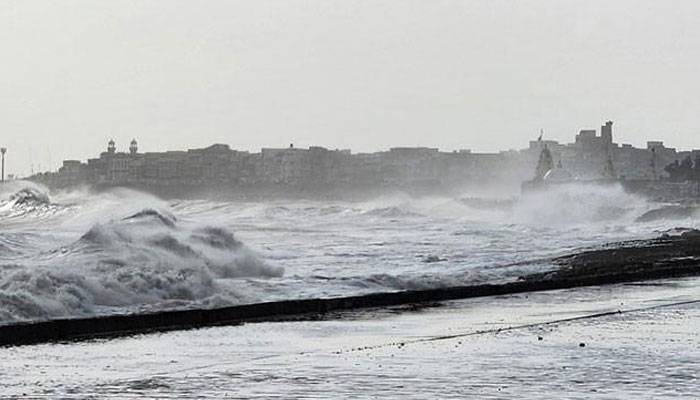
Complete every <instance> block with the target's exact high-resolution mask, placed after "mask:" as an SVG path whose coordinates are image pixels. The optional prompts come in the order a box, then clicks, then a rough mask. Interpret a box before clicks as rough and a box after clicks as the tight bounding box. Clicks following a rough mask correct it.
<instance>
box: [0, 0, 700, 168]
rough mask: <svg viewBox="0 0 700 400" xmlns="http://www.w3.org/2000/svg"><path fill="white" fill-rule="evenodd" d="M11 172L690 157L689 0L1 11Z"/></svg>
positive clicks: (13, 7) (696, 36) (403, 0)
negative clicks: (524, 152)
mask: <svg viewBox="0 0 700 400" xmlns="http://www.w3.org/2000/svg"><path fill="white" fill-rule="evenodd" d="M0 51H2V57H0V145H1V146H6V147H8V148H9V149H8V169H9V172H10V173H12V172H15V173H20V174H26V173H28V172H29V171H30V166H31V165H32V164H33V165H34V169H35V170H38V169H39V167H41V169H44V170H45V169H47V168H49V167H51V168H57V167H58V166H59V165H60V161H61V160H62V159H66V158H70V159H86V158H88V157H92V156H95V155H97V154H98V153H99V152H100V151H104V148H105V147H106V142H107V140H108V139H109V138H114V139H115V140H116V141H117V146H118V149H120V150H126V147H127V146H128V142H129V141H130V140H131V139H132V138H136V139H138V141H139V144H140V148H141V150H143V151H159V150H166V149H186V148H192V147H200V146H207V145H209V144H211V143H215V142H218V143H226V144H229V145H231V147H233V148H237V149H244V150H251V151H258V150H259V149H260V148H261V147H281V146H288V145H289V143H291V142H293V143H294V144H295V145H296V146H300V147H307V146H309V145H321V146H326V147H328V148H351V149H352V150H353V151H374V150H381V149H386V148H388V147H391V146H431V147H439V148H441V149H443V150H453V149H460V148H471V149H473V150H475V151H496V150H499V149H511V148H522V147H526V146H527V142H528V141H529V140H531V139H533V138H536V137H537V135H538V132H539V130H540V129H541V128H543V129H544V130H545V137H546V138H549V139H556V140H560V141H565V142H569V141H572V139H573V135H574V134H575V133H576V132H577V131H578V130H579V129H582V128H599V126H600V124H601V123H602V122H603V121H604V120H606V119H612V120H614V121H615V126H614V133H615V139H616V141H618V142H629V143H633V144H635V145H639V146H641V145H643V144H644V143H645V142H646V140H654V139H659V140H664V141H666V142H667V144H668V145H670V146H676V147H678V148H683V149H687V148H692V147H695V148H698V147H700V79H699V75H700V2H698V1H694V0H690V1H673V2H670V1H669V2H666V1H657V0H653V1H643V0H631V1H620V0H616V1H591V0H585V1H564V0H552V1H544V0H538V1H497V0H488V1H486V0H484V1H468V0H464V1H437V0H423V1H408V0H396V1H389V0H387V1H379V0H370V1H350V0H340V1H260V0H250V1H174V0H161V1H143V0H139V1H124V0H119V1H117V0H114V1H97V0H87V1H27V0H19V1H7V0H3V1H2V2H0Z"/></svg>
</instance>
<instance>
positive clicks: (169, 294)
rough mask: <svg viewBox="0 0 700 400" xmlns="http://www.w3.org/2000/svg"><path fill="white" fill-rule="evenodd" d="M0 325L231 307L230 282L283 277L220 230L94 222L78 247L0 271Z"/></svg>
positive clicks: (146, 214) (160, 220)
mask: <svg viewBox="0 0 700 400" xmlns="http://www.w3.org/2000/svg"><path fill="white" fill-rule="evenodd" d="M0 271H1V273H0V321H1V322H3V323H6V322H12V321H18V320H35V319H46V318H55V317H65V316H71V317H74V316H83V315H93V314H99V313H105V312H107V313H109V312H112V311H115V312H116V310H119V311H120V312H124V311H125V310H127V311H128V310H131V311H135V310H138V309H141V308H143V307H148V308H156V309H167V308H171V307H182V306H196V305H200V306H201V305H205V306H206V304H210V303H212V304H213V303H215V304H216V305H224V304H236V303H238V302H240V301H241V296H242V294H241V293H237V292H236V289H235V285H230V284H222V282H223V281H226V280H229V279H234V278H236V279H240V278H272V277H280V276H282V275H283V272H284V270H283V269H282V268H280V267H275V266H271V265H269V264H268V263H266V262H265V261H263V260H262V259H261V258H260V257H259V256H258V255H257V254H256V253H254V252H253V251H252V250H250V249H249V248H247V247H246V246H245V245H244V244H243V243H242V242H240V241H239V240H237V239H236V238H235V237H234V235H233V233H231V232H230V231H228V230H227V229H225V228H223V227H217V226H186V225H182V224H179V223H178V221H177V219H176V218H175V217H174V216H172V215H171V214H169V213H168V212H167V211H163V210H156V209H152V208H146V209H143V210H141V211H139V212H137V213H134V214H131V215H127V216H125V217H123V218H120V219H115V220H112V221H109V222H106V223H97V224H95V225H93V226H92V227H91V228H90V229H89V230H88V231H87V232H85V233H84V234H83V235H81V236H80V237H79V238H78V239H77V240H76V241H74V242H73V243H71V244H68V245H66V246H61V247H59V248H56V249H53V250H51V251H47V252H41V253H39V254H36V255H34V256H33V257H28V258H23V259H22V260H21V262H18V261H17V260H15V261H14V262H12V263H5V264H4V265H0Z"/></svg>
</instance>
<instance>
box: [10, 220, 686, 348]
mask: <svg viewBox="0 0 700 400" xmlns="http://www.w3.org/2000/svg"><path fill="white" fill-rule="evenodd" d="M616 246H617V247H613V248H603V249H600V250H588V251H583V252H581V253H576V254H572V255H568V256H563V257H558V258H554V259H552V262H553V264H554V265H558V266H559V267H560V269H559V270H557V271H552V272H548V273H544V274H532V275H527V276H524V277H521V279H520V280H519V281H516V282H509V283H503V284H481V285H467V286H455V287H446V288H437V289H428V290H411V291H401V292H383V293H373V294H368V295H361V296H349V297H338V298H322V299H304V300H284V301H276V302H265V303H255V304H246V305H237V306H230V307H223V308H215V309H188V310H177V311H162V312H156V313H148V314H127V315H109V316H95V317H85V318H64V319H54V320H47V321H37V322H24V323H17V324H13V325H2V326H0V345H1V346H17V345H28V344H37V343H46V342H58V341H76V340H88V339H94V338H104V337H118V336H126V335H134V334H143V333H153V332H164V331H172V330H186V329H196V328H202V327H208V326H220V325H237V324H242V323H246V322H274V321H285V320H314V319H319V318H321V317H323V316H325V315H327V314H329V313H334V312H341V313H342V312H347V311H354V310H363V309H373V308H386V307H394V306H402V305H417V306H420V305H426V304H431V303H432V304H434V303H440V302H444V301H450V300H460V299H469V298H477V297H488V296H500V295H510V294H518V293H527V292H541V291H551V290H560V289H569V288H577V287H587V286H602V285H611V284H618V283H629V282H642V281H649V280H658V279H667V278H680V277H689V276H697V275H700V232H698V231H688V232H685V233H683V234H681V235H679V236H672V237H670V236H662V237H660V238H657V239H651V240H638V241H629V242H622V243H618V244H616Z"/></svg>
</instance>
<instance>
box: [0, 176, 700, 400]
mask: <svg viewBox="0 0 700 400" xmlns="http://www.w3.org/2000/svg"><path fill="white" fill-rule="evenodd" d="M662 206H664V205H663V204H659V203H655V202H653V201H650V200H647V199H644V198H642V197H638V196H635V195H633V194H629V193H626V192H625V191H624V190H623V189H622V188H621V187H619V186H614V185H606V186H596V185H585V184H571V185H561V186H557V187H553V188H551V190H548V191H545V192H533V193H525V194H521V193H519V192H518V191H517V190H514V191H512V192H503V191H502V190H499V191H497V192H496V191H489V190H488V189H485V188H479V190H473V189H465V190H464V191H463V193H462V194H460V195H457V196H441V195H437V194H436V195H432V196H430V195H423V196H420V197H416V196H411V195H408V194H402V193H391V194H386V195H384V196H379V197H375V198H372V199H368V200H364V201H359V200H352V201H350V200H342V199H339V200H300V199H293V200H282V199H276V200H269V201H259V200H256V201H221V200H219V201H209V200H163V199H159V198H157V197H155V196H153V195H150V194H147V193H143V192H138V191H134V190H130V189H125V188H114V189H111V190H108V191H101V192H94V191H91V190H88V189H73V190H64V191H54V192H52V191H49V190H48V189H46V188H44V187H42V186H39V185H36V184H33V183H30V182H22V181H15V182H9V183H6V184H4V185H2V186H0V324H16V323H22V322H26V321H37V320H47V319H54V318H73V317H85V316H95V315H109V314H126V313H146V312H154V311H161V310H175V309H188V308H215V307H223V306H228V305H237V304H252V303H257V302H265V301H273V300H283V299H309V298H329V297H338V296H348V295H359V294H367V293H376V292H391V291H401V290H408V289H426V288H439V287H446V286H454V285H465V284H476V283H485V282H491V283H496V282H508V281H514V280H517V279H518V278H519V277H521V276H523V275H526V274H528V273H533V272H544V271H548V270H552V269H554V268H555V267H554V265H553V263H552V262H551V259H552V258H553V257H557V256H561V255H566V254H571V253H574V252H577V251H581V250H583V249H593V248H600V247H601V246H606V245H609V244H610V243H616V242H620V241H625V240H633V239H643V238H652V237H657V236H659V235H661V234H663V233H668V232H673V231H677V230H678V229H679V228H683V229H685V228H698V227H700V222H699V221H700V216H697V217H698V218H697V219H696V218H695V216H691V217H684V218H683V219H675V220H670V219H659V220H652V221H648V218H645V219H644V221H645V222H638V218H639V217H641V216H643V215H645V214H646V213H648V212H649V211H651V210H655V209H658V208H659V207H662ZM669 285H670V286H669ZM669 285H665V286H662V287H655V286H650V287H645V286H641V285H640V286H625V287H624V288H623V289H619V290H618V291H615V290H612V289H605V288H600V289H577V290H572V291H559V292H553V293H550V294H540V295H532V296H528V295H516V296H507V297H499V298H496V299H491V300H488V299H482V300H478V299H477V300H470V301H464V302H461V303H460V302H456V303H451V304H452V305H451V306H447V307H443V308H439V310H438V311H418V312H408V313H398V314H393V313H392V314H391V315H379V316H376V315H372V316H367V315H364V316H363V315H359V316H355V317H352V316H351V317H348V318H345V319H341V320H336V321H316V322H313V321H311V322H298V323H294V322H285V323H277V324H276V323H264V324H252V325H244V326H233V327H217V328H207V329H201V330H195V331H185V332H170V333H164V334H153V335H137V336H134V337H128V338H118V339H99V340H93V341H88V342H80V343H57V344H45V345H37V346H23V347H18V348H5V349H0V357H2V359H3V360H5V361H4V367H0V380H2V381H3V382H5V383H4V385H6V386H5V387H4V389H3V384H2V383H0V398H3V396H5V397H7V398H14V397H24V398H27V396H29V398H31V397H32V396H34V397H35V398H106V397H111V398H170V397H179V398H190V397H191V398H223V397H225V396H230V397H237V398H289V397H296V398H303V397H309V398H334V397H336V396H335V395H340V396H352V395H353V394H356V395H358V396H357V397H360V398H376V397H377V396H379V397H397V398H398V397H400V398H411V397H412V398H425V397H424V396H428V397H438V398H450V397H454V398H463V397H464V396H465V395H470V396H477V397H480V398H503V396H505V394H506V393H510V394H511V395H513V396H518V395H522V394H524V393H529V394H530V396H527V397H531V398H552V397H551V396H554V397H557V398H569V397H568V395H569V394H571V393H574V394H575V395H572V396H571V397H570V398H596V397H599V398H620V397H624V396H626V395H629V394H630V393H632V394H634V393H637V392H635V390H637V389H639V392H638V393H637V395H636V397H637V398H643V397H644V396H643V394H644V393H647V394H648V393H652V394H654V393H655V394H656V395H659V396H661V397H663V395H669V394H674V393H676V392H674V390H676V389H678V387H679V386H678V385H680V388H681V389H683V390H686V392H683V391H681V392H678V393H681V394H682V393H689V394H690V393H693V391H694V390H695V389H697V387H698V386H696V385H700V380H699V379H700V377H698V372H697V370H695V372H693V371H692V370H688V368H690V367H691V366H692V365H697V362H700V353H698V352H697V350H694V349H697V346H696V345H697V343H698V342H697V340H699V338H698V336H697V335H698V333H697V332H698V331H697V327H698V319H697V316H698V315H700V314H698V312H700V307H697V306H692V305H690V306H689V305H683V304H685V303H683V302H686V301H690V302H691V304H695V303H692V301H694V299H695V297H697V293H698V287H700V285H698V282H697V280H694V281H691V282H690V283H688V281H679V282H673V283H671V284H669ZM621 299H622V300H621ZM695 300H697V299H695ZM669 302H671V303H673V302H676V303H678V304H676V303H673V304H676V305H675V307H676V308H675V309H672V310H671V311H668V312H666V311H664V312H660V311H659V313H660V314H658V315H657V314H654V313H655V312H656V311H653V310H655V309H654V308H653V307H655V306H658V305H660V304H666V303H669ZM679 302H680V303H679ZM648 307H652V308H648ZM647 308H648V310H652V311H648V310H647ZM612 309H615V310H617V309H620V310H623V311H625V310H627V311H630V314H624V313H623V314H620V315H624V317H620V318H622V319H621V320H610V319H608V320H604V321H601V322H600V324H593V323H587V322H585V321H584V322H580V323H576V324H574V323H573V322H569V323H568V324H566V325H565V326H563V327H560V328H558V329H555V327H554V326H551V327H549V328H547V327H548V326H549V325H548V324H550V323H552V320H555V321H556V320H562V321H566V320H567V318H570V317H578V316H581V315H587V314H591V313H593V314H596V313H598V312H600V311H609V310H612ZM465 310H466V311H465ZM635 310H636V311H635ZM640 310H641V311H640ZM645 310H647V311H645ZM635 312H636V313H637V314H634V313H635ZM640 312H641V314H639V313H640ZM669 313H670V314H669ZM379 314H381V312H379ZM659 315H660V316H659ZM606 318H608V317H606ZM610 318H612V317H610ZM645 318H646V319H645ZM659 321H661V322H663V324H661V325H659V324H660V323H661V322H659ZM537 324H543V325H537ZM577 324H578V325H577ZM513 326H516V327H517V326H522V327H523V330H521V331H517V330H516V331H513V332H510V331H509V332H510V333H507V332H506V331H507V330H508V329H510V328H512V327H513ZM533 326H538V327H537V328H533ZM543 327H545V328H546V329H544V328H543ZM584 328H585V329H584ZM666 328H668V329H666ZM494 329H495V330H494ZM501 329H505V330H504V331H503V332H501ZM543 329H544V330H543ZM586 329H588V330H586ZM567 330H568V331H567ZM583 331H585V332H587V333H586V334H584V335H581V334H580V333H581V332H583ZM567 332H568V333H567ZM621 332H624V334H621ZM644 332H646V333H644ZM654 332H656V334H658V335H659V336H658V337H661V338H662V343H661V345H660V344H659V343H651V344H650V343H649V340H651V339H650V338H653V337H654V336H653V334H654ZM483 333H486V334H488V335H490V336H488V340H485V339H484V340H485V341H480V340H481V339H479V338H480V337H481V336H478V335H480V334H483ZM499 335H500V336H499ZM586 335H587V336H586ZM606 335H607V336H606ZM650 335H651V336H650ZM538 337H539V340H540V341H541V342H539V341H538V340H537V338H538ZM601 337H606V339H605V343H607V346H608V347H597V348H596V347H595V344H592V343H591V342H595V341H596V340H599V343H600V342H601V341H600V338H601ZM431 338H432V339H431ZM441 338H442V339H441ZM445 338H446V340H443V339H445ZM504 338H505V339H504ZM433 339H435V340H433ZM404 341H405V342H406V344H405V346H404V345H403V342H404ZM579 341H585V342H586V343H588V348H587V349H588V350H589V353H581V352H582V351H584V350H582V346H580V345H582V344H583V343H579ZM399 342H401V343H400V344H401V346H398V345H397V343H399ZM538 343H539V344H538ZM541 343H545V344H546V345H545V344H541ZM540 345H541V346H545V347H543V348H537V347H536V346H540ZM546 346H549V347H546ZM634 346H637V347H634ZM649 346H653V347H654V349H656V350H654V349H651V350H650V348H649ZM606 348H607V350H606ZM613 348H614V349H613ZM404 349H408V350H409V351H408V352H402V351H404ZM543 349H546V354H547V355H543V353H542V352H543V351H544V350H543ZM594 349H597V350H594ZM611 349H613V350H614V351H613V350H611ZM640 349H642V350H640ZM594 351H597V353H593V352H594ZM635 351H637V352H636V353H635ZM645 351H646V353H645ZM663 352H665V353H663ZM662 353H663V354H662ZM583 354H588V355H590V356H591V357H592V358H590V359H586V356H585V355H583ZM593 354H595V355H594V356H593ZM635 357H636V358H635ZM645 357H646V358H645ZM650 357H651V358H650ZM654 357H656V358H654ZM664 357H665V358H664ZM634 360H638V361H639V362H641V363H646V364H644V365H642V366H640V368H641V370H639V371H637V370H635V371H636V372H635V373H636V374H637V375H635V376H632V377H630V376H629V375H625V371H624V370H622V369H619V368H632V367H634V365H632V366H630V365H629V364H630V363H633V361H634ZM650 362H655V363H656V364H653V363H650ZM529 363H534V364H529ZM664 363H666V364H668V363H670V364H673V368H674V370H673V371H670V372H668V373H669V377H667V378H668V379H675V381H673V382H676V381H677V382H676V383H678V385H676V386H654V385H652V383H651V381H650V377H653V376H655V375H654V374H658V373H659V371H660V369H659V368H661V370H663V367H664V365H666V364H664ZM670 364H669V365H670ZM531 365H538V368H542V371H544V372H543V373H545V372H546V374H549V375H546V377H545V378H546V379H544V378H543V377H542V375H540V374H536V373H534V370H532V369H531V368H530V367H531ZM635 365H636V364H635ZM659 365H660V366H661V367H659ZM421 366H427V367H426V368H422V367H421ZM638 366H639V365H638ZM562 368H563V369H562ZM566 368H571V369H569V370H566ZM577 368H578V369H577ZM601 368H603V369H601ZM604 368H608V369H609V370H605V369H604ZM691 369H692V368H691ZM606 371H607V372H606ZM627 371H629V369H628V370H627ZM572 374H573V375H572ZM582 374H583V375H582ZM586 374H589V375H586ZM596 374H597V375H596ZM598 375H600V376H599V378H601V379H608V380H615V379H618V381H616V382H617V383H614V382H613V383H610V385H609V386H608V389H609V390H608V391H605V390H603V389H604V388H601V387H598V386H596V385H592V384H591V382H593V379H594V378H595V376H598ZM494 376H495V377H497V379H496V378H494ZM625 376H627V378H624V377H625ZM589 378H590V379H589ZM547 379H549V380H547ZM620 379H628V381H629V382H628V383H629V386H625V385H623V384H621V383H620V381H619V380H620ZM577 382H578V383H577ZM635 383H642V384H643V385H647V386H644V387H641V389H640V388H639V387H637V386H635V385H634V384H635ZM465 385H467V386H465ZM572 385H573V386H572ZM620 385H622V386H620ZM572 387H574V388H576V389H577V390H576V391H574V392H570V391H569V390H570V389H571V388H572ZM693 388H695V389H693ZM598 389H600V391H597V390H598ZM655 390H656V392H655ZM335 391H339V392H335ZM334 393H335V395H334ZM577 396H578V397H577ZM606 396H607V397H606ZM611 396H612V397H611ZM640 396H641V397H640ZM506 397H507V396H506ZM652 397H653V396H652Z"/></svg>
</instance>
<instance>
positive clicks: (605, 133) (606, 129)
mask: <svg viewBox="0 0 700 400" xmlns="http://www.w3.org/2000/svg"><path fill="white" fill-rule="evenodd" d="M612 125H613V123H612V121H608V122H606V123H605V125H603V126H601V127H600V137H601V138H603V142H604V143H605V144H607V145H610V144H612V141H613V138H612Z"/></svg>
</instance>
